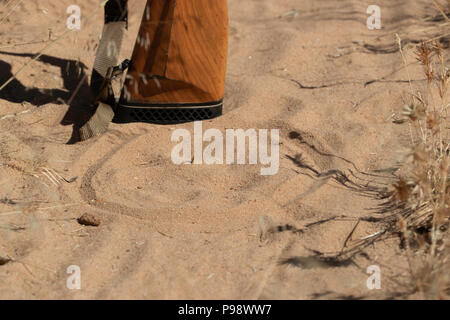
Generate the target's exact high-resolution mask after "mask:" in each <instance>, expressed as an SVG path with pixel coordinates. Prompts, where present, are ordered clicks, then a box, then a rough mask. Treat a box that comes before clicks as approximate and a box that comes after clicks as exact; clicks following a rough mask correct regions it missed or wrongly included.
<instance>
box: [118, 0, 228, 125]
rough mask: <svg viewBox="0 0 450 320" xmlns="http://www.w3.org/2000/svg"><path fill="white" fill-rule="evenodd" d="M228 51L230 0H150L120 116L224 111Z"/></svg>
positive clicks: (184, 116)
mask: <svg viewBox="0 0 450 320" xmlns="http://www.w3.org/2000/svg"><path fill="white" fill-rule="evenodd" d="M227 53H228V10H227V0H147V4H146V7H145V10H144V13H143V17H142V22H141V26H140V30H139V33H138V36H137V40H136V44H135V47H134V51H133V55H132V58H131V64H130V66H129V69H128V73H127V76H126V80H125V83H124V87H123V89H122V94H121V98H120V101H119V106H118V108H117V110H116V119H115V120H116V121H118V122H129V121H148V122H163V123H176V122H183V121H192V120H203V119H209V118H213V117H216V116H218V115H220V114H221V113H222V100H223V95H224V86H225V73H226V60H227Z"/></svg>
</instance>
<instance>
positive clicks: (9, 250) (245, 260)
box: [0, 0, 438, 299]
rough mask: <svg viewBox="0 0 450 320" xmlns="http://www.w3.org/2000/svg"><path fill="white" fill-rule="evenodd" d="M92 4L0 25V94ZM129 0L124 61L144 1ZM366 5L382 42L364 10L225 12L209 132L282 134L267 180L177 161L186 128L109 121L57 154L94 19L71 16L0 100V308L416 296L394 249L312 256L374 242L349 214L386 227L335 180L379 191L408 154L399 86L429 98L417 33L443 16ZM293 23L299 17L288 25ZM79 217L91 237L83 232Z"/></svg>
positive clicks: (43, 10)
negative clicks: (217, 110)
mask: <svg viewBox="0 0 450 320" xmlns="http://www.w3.org/2000/svg"><path fill="white" fill-rule="evenodd" d="M99 2H100V1H81V0H78V1H74V0H61V1H50V0H42V1H26V2H23V3H22V4H20V5H19V6H18V7H17V8H16V9H15V10H14V12H13V13H12V14H11V15H9V16H8V17H7V18H5V19H4V20H1V22H0V39H1V41H0V51H1V53H0V83H4V82H5V81H6V80H7V79H8V78H9V77H10V76H11V74H13V73H15V72H17V71H19V69H20V68H21V67H22V66H23V65H24V64H25V63H28V62H29V61H30V60H31V59H32V57H33V56H34V55H35V54H36V53H38V52H39V51H40V50H41V49H42V48H43V47H45V45H46V43H34V44H33V43H30V42H34V41H44V40H47V39H48V38H49V32H50V37H51V39H56V38H57V37H58V36H59V35H61V34H62V32H64V31H65V30H66V27H65V24H66V19H67V17H68V14H67V13H66V9H67V7H68V6H69V5H71V4H74V3H75V4H78V5H79V6H80V7H81V10H82V17H87V16H88V15H90V14H91V13H92V12H94V11H95V10H96V8H97V7H98V5H99ZM131 2H132V4H131V6H130V18H129V20H130V21H129V32H128V34H127V37H126V39H125V42H124V47H123V51H122V54H121V56H122V58H127V57H130V56H131V52H132V49H133V44H134V41H135V38H136V34H137V30H138V27H139V22H140V20H141V14H142V13H141V12H142V9H143V6H144V4H145V1H144V0H136V1H131ZM37 3H39V4H37ZM377 3H378V5H379V6H380V7H381V10H382V29H381V30H369V29H368V28H367V26H366V20H367V18H368V16H369V15H368V14H367V13H366V10H367V7H368V6H369V5H370V4H372V2H367V1H357V0H340V1H331V0H322V1H313V0H311V1H306V0H304V1H300V0H277V1H272V0H258V1H256V0H246V1H238V0H229V16H230V30H229V31H230V32H229V57H228V69H227V79H226V94H225V106H224V115H223V116H222V117H220V118H217V119H214V120H211V121H205V122H204V123H203V129H204V130H206V129H208V128H216V129H219V130H220V131H221V132H225V130H226V129H230V128H236V129H238V128H242V129H245V130H246V129H249V128H254V129H279V130H280V168H279V171H278V173H277V174H276V175H272V176H261V175H260V169H261V165H259V164H258V165H175V164H173V163H172V160H171V157H170V155H171V150H172V148H173V147H174V146H175V143H173V142H171V135H172V132H173V131H174V130H175V129H177V128H185V129H188V130H189V131H191V132H192V131H193V123H187V124H181V125H166V126H163V125H155V124H145V123H134V124H120V125H119V124H111V126H110V127H109V130H108V132H107V133H106V134H104V135H102V136H100V137H98V138H95V139H91V140H88V141H86V142H81V143H75V144H73V143H68V142H71V136H72V122H71V114H73V113H76V110H77V108H76V106H77V105H78V106H80V105H82V104H83V101H84V100H86V83H83V82H81V85H82V86H81V87H80V91H79V94H78V95H77V96H76V97H75V98H74V99H73V101H72V106H71V107H70V108H69V106H67V105H66V104H65V103H64V101H66V102H67V101H68V100H69V98H70V97H71V94H72V93H73V92H74V90H75V88H76V87H77V85H78V84H79V83H80V81H81V80H83V77H84V75H85V74H87V75H89V74H90V72H91V70H92V65H93V61H94V55H95V48H96V45H97V43H98V39H99V35H100V33H101V28H102V24H103V12H102V11H101V10H99V11H98V14H97V16H96V17H95V18H94V19H93V20H91V21H86V19H84V20H82V27H81V30H80V31H77V32H73V33H71V34H69V35H68V36H67V37H65V38H63V39H61V40H60V41H59V42H57V43H56V44H55V45H54V46H53V47H51V48H50V49H49V50H48V51H46V52H45V54H46V55H45V56H43V57H42V58H41V59H40V61H36V62H33V63H32V64H31V65H30V66H29V67H27V68H26V69H25V70H24V71H23V72H21V73H20V75H19V76H18V77H17V80H15V81H13V83H11V84H10V85H9V87H7V88H6V89H5V90H3V91H2V92H0V256H2V257H10V258H11V259H12V261H9V262H7V263H4V264H3V265H0V298H2V299H13V298H20V299H41V298H50V299H86V298H87V299H105V298H106V299H119V298H120V299H121V298H124V299H134V298H137V299H318V298H326V299H328V298H332V299H341V298H344V299H345V298H377V299H378V298H390V297H394V298H403V297H409V298H411V297H414V296H413V295H411V294H410V293H409V292H410V291H409V288H410V287H409V285H410V277H409V273H408V264H407V260H406V257H405V255H404V253H403V252H402V250H401V249H400V246H399V239H397V238H395V237H393V238H390V239H386V240H384V241H381V242H377V243H376V244H375V245H371V246H369V247H367V248H365V249H364V250H363V251H361V252H360V253H358V254H356V255H353V256H350V257H348V258H346V259H341V260H339V261H335V260H327V259H318V258H317V256H315V255H316V254H317V253H318V252H321V253H324V254H333V253H339V252H340V251H341V250H342V249H343V248H344V244H346V247H347V248H348V247H349V246H351V243H352V241H354V240H357V239H360V238H362V237H366V236H370V235H371V234H374V233H375V232H377V231H380V230H382V228H383V226H382V225H380V224H377V223H374V222H367V221H361V222H360V223H359V224H358V225H357V227H356V228H355V229H354V227H355V225H356V223H357V222H356V221H357V219H358V218H362V217H369V216H377V215H378V216H380V214H379V213H377V211H376V210H374V208H375V209H376V208H377V206H379V205H380V204H381V203H382V200H379V199H376V197H374V196H370V195H368V194H367V193H364V192H359V190H358V188H357V187H354V188H352V187H351V183H345V185H343V184H340V183H339V182H338V181H336V179H333V178H335V177H339V173H341V172H342V173H345V174H346V176H347V177H348V178H349V179H350V180H351V182H355V183H356V184H358V185H359V186H364V185H367V184H371V185H376V186H383V184H388V183H389V180H388V179H384V178H381V177H379V176H380V175H386V174H375V172H376V170H380V169H383V168H388V167H392V166H394V165H395V163H396V161H397V160H398V159H399V155H400V153H399V152H400V151H401V150H402V146H404V145H405V144H406V143H407V141H408V131H407V126H396V125H394V124H393V123H392V118H393V115H394V114H398V113H399V111H401V108H402V107H403V105H404V104H405V103H406V101H407V99H408V92H410V88H409V83H408V81H407V80H408V78H409V77H410V78H411V79H412V80H413V81H412V84H413V85H414V86H415V88H420V87H421V86H422V85H423V84H424V81H423V79H424V75H423V72H422V69H421V66H420V65H419V64H418V63H417V62H416V60H415V59H414V56H413V50H412V46H413V43H414V41H415V40H416V39H420V35H422V33H414V30H419V29H423V28H425V27H427V26H432V25H433V24H435V23H436V22H435V21H432V19H430V17H433V16H438V15H437V11H436V10H435V8H434V7H433V6H432V5H431V2H430V1H420V0H418V1H407V0H398V1H394V2H392V1H387V0H382V1H377ZM4 6H5V1H0V10H1V11H0V14H1V17H3V16H5V15H6V14H7V12H9V11H10V8H9V9H8V10H5V9H4ZM291 9H298V13H297V15H295V14H291V15H289V14H288V15H284V14H285V13H287V12H289V11H290V10H291ZM427 18H428V19H427ZM395 33H398V34H399V35H400V37H402V39H404V41H405V45H406V47H405V54H406V59H407V63H408V64H409V74H408V72H407V70H406V69H405V68H404V67H403V63H402V57H401V55H400V54H399V52H398V46H397V43H396V38H395V36H394V34H395ZM23 43H26V44H23ZM19 44H23V45H19ZM33 88H34V89H33ZM38 89H42V90H38ZM44 89H45V90H44ZM83 99H84V100H83ZM58 174H59V175H60V176H61V177H64V178H65V179H67V181H65V180H63V179H61V178H59V177H58V176H57V175H58ZM52 175H53V177H55V178H56V180H58V182H55V180H53V182H52V180H51V179H50V178H51V176H52ZM318 176H321V178H320V179H319V178H318ZM75 177H76V179H75ZM72 178H73V179H72ZM72 180H73V181H72ZM311 188H312V189H311ZM310 191H314V192H310ZM84 213H89V214H92V215H94V216H96V217H97V218H98V219H100V221H101V224H100V225H99V226H98V227H92V226H84V225H80V224H79V223H78V222H77V220H76V219H77V218H78V217H80V216H81V215H82V214H84ZM344 215H345V216H346V218H345V219H343V218H341V219H336V217H340V216H344ZM314 222H322V223H314ZM286 225H287V227H286ZM277 227H279V228H277ZM353 229H354V232H352V230H353ZM71 265H76V266H79V267H80V270H81V289H80V290H69V289H68V288H67V286H66V281H67V278H68V277H69V274H68V273H67V268H68V267H69V266H71ZM371 265H376V266H379V267H380V270H381V275H382V283H381V289H380V290H369V289H368V287H367V284H366V282H367V278H368V277H369V274H367V272H366V269H367V267H369V266H371Z"/></svg>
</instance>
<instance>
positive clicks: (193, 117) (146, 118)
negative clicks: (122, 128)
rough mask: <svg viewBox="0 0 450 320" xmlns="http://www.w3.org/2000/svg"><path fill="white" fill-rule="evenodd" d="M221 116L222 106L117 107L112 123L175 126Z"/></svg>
mask: <svg viewBox="0 0 450 320" xmlns="http://www.w3.org/2000/svg"><path fill="white" fill-rule="evenodd" d="M221 115H222V105H221V104H220V105H218V106H214V107H209V108H205V107H198V108H160V109H156V108H132V107H123V106H119V107H118V109H117V110H116V113H115V117H114V119H113V122H115V123H128V122H147V123H158V124H176V123H184V122H191V121H201V120H208V119H213V118H216V117H219V116H221Z"/></svg>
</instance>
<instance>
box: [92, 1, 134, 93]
mask: <svg viewBox="0 0 450 320" xmlns="http://www.w3.org/2000/svg"><path fill="white" fill-rule="evenodd" d="M127 2H128V1H127V0H110V1H109V2H108V3H107V4H106V5H105V25H104V27H103V32H102V38H101V40H100V44H99V46H98V49H97V54H96V56H95V61H94V70H93V71H92V77H91V90H92V93H93V96H94V97H97V96H98V94H99V91H100V89H101V87H102V84H103V81H104V79H105V76H106V73H107V71H108V69H109V68H110V67H114V66H116V65H117V64H118V62H119V54H120V48H121V45H122V39H123V36H124V34H125V30H126V29H127V23H128V7H127Z"/></svg>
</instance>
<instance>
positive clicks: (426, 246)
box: [391, 42, 450, 298]
mask: <svg viewBox="0 0 450 320" xmlns="http://www.w3.org/2000/svg"><path fill="white" fill-rule="evenodd" d="M415 54H416V59H417V60H418V61H419V62H420V63H421V64H422V66H423V68H424V73H425V76H426V78H427V80H428V81H427V89H426V92H424V93H414V92H411V103H410V105H409V106H407V107H405V108H404V110H403V113H402V115H403V116H404V119H402V120H403V121H400V122H396V123H406V122H408V123H409V124H410V126H411V128H412V130H411V145H410V147H409V148H408V150H406V152H405V157H404V158H403V160H402V171H401V172H402V175H401V176H398V177H397V181H395V182H394V183H393V185H392V188H391V200H392V201H393V202H394V203H396V204H398V206H399V207H401V208H402V210H400V211H399V214H398V217H397V219H396V220H395V223H394V225H395V227H394V228H392V231H394V232H398V233H399V234H400V235H401V237H402V240H403V244H404V247H405V249H406V250H407V252H408V260H409V263H410V270H411V274H412V276H413V282H414V285H415V289H416V290H418V291H419V292H421V293H422V294H423V296H424V297H425V298H448V297H450V279H449V272H448V270H449V267H450V261H449V260H450V249H449V244H450V243H449V238H450V237H449V232H448V231H447V230H448V228H449V223H450V207H449V206H450V176H449V166H450V159H449V156H450V139H449V128H450V127H449V123H448V116H447V113H448V111H447V110H448V106H449V101H448V81H449V77H450V72H449V69H448V68H447V67H446V65H445V57H444V55H445V54H444V50H443V48H442V45H441V44H440V43H439V42H435V43H431V44H430V43H426V42H424V43H422V44H420V45H419V46H418V47H417V49H416V52H415ZM411 88H412V86H411Z"/></svg>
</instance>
